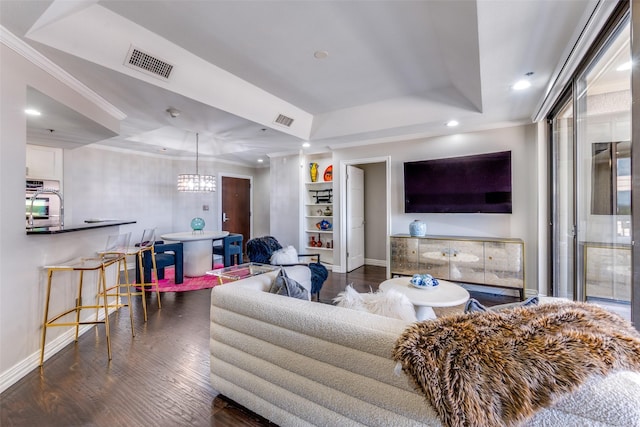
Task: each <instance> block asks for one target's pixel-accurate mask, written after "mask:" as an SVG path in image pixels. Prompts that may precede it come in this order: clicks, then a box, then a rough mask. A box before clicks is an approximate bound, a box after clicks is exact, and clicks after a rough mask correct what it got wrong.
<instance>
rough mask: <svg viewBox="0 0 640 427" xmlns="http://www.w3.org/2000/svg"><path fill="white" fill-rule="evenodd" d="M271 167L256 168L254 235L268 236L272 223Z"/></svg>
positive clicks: (253, 214)
mask: <svg viewBox="0 0 640 427" xmlns="http://www.w3.org/2000/svg"><path fill="white" fill-rule="evenodd" d="M270 173H271V171H270V168H259V169H256V170H255V175H254V178H255V179H254V181H253V213H252V216H253V235H252V237H258V236H266V235H268V234H269V233H270V232H271V231H270V224H271V212H270V210H271V202H270V200H271V179H270V178H269V175H270Z"/></svg>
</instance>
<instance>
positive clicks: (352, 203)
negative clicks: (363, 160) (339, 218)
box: [347, 165, 364, 271]
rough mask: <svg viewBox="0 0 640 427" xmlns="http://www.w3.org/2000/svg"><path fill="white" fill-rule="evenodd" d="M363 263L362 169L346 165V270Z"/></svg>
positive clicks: (360, 265)
mask: <svg viewBox="0 0 640 427" xmlns="http://www.w3.org/2000/svg"><path fill="white" fill-rule="evenodd" d="M363 265H364V171H363V170H362V169H359V168H357V167H354V166H350V165H347V271H353V270H355V269H356V268H358V267H362V266H363Z"/></svg>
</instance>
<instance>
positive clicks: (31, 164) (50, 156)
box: [26, 144, 63, 181]
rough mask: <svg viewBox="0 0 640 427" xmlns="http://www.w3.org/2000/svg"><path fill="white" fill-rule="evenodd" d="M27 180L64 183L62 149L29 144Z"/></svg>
mask: <svg viewBox="0 0 640 427" xmlns="http://www.w3.org/2000/svg"><path fill="white" fill-rule="evenodd" d="M26 157H27V165H26V166H27V169H26V175H27V178H40V179H51V180H57V181H62V176H63V168H62V167H63V164H62V162H63V150H62V148H55V147H44V146H40V145H31V144H27V156H26Z"/></svg>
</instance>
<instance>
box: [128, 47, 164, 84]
mask: <svg viewBox="0 0 640 427" xmlns="http://www.w3.org/2000/svg"><path fill="white" fill-rule="evenodd" d="M124 65H126V66H127V67H129V68H133V69H134V70H138V71H143V72H145V73H146V74H149V75H151V76H154V77H160V78H162V79H164V80H168V79H169V75H170V74H171V70H173V65H171V64H169V63H168V62H166V61H163V60H162V59H158V58H156V57H154V56H152V55H149V54H148V53H145V52H143V51H141V50H140V49H138V48H136V47H133V46H131V48H130V49H129V53H127V57H126V58H125V62H124Z"/></svg>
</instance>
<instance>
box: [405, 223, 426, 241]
mask: <svg viewBox="0 0 640 427" xmlns="http://www.w3.org/2000/svg"><path fill="white" fill-rule="evenodd" d="M409 234H411V236H413V237H424V236H426V235H427V224H426V223H424V222H422V221H420V220H419V219H416V220H415V221H413V222H412V223H411V224H409Z"/></svg>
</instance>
